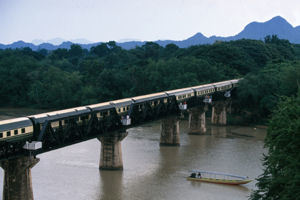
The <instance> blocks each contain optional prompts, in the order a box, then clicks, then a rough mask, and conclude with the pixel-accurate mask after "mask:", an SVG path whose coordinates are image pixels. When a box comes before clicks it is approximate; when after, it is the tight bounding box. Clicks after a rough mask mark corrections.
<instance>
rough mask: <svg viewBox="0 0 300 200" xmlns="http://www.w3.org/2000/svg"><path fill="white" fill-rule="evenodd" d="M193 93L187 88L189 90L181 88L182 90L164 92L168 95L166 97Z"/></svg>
mask: <svg viewBox="0 0 300 200" xmlns="http://www.w3.org/2000/svg"><path fill="white" fill-rule="evenodd" d="M192 92H194V90H193V89H192V88H191V87H189V88H183V89H176V90H169V91H166V92H165V93H166V94H168V95H173V94H174V95H176V96H178V95H182V94H186V93H192Z"/></svg>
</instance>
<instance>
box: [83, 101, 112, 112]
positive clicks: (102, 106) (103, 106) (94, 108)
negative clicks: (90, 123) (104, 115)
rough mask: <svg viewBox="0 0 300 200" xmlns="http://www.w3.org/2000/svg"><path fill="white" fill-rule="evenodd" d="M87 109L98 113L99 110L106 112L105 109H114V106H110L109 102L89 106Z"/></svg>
mask: <svg viewBox="0 0 300 200" xmlns="http://www.w3.org/2000/svg"><path fill="white" fill-rule="evenodd" d="M87 108H90V109H92V111H100V110H107V109H111V108H114V106H113V105H111V104H110V102H105V103H98V104H93V105H89V106H87Z"/></svg>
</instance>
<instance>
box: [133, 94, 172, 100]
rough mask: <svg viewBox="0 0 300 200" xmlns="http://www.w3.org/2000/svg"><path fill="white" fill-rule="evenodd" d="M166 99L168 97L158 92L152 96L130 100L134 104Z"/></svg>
mask: <svg viewBox="0 0 300 200" xmlns="http://www.w3.org/2000/svg"><path fill="white" fill-rule="evenodd" d="M164 97H168V95H167V94H166V93H164V92H158V93H154V94H148V95H142V96H137V97H132V100H133V101H134V102H136V103H139V102H143V101H150V100H154V99H159V98H164Z"/></svg>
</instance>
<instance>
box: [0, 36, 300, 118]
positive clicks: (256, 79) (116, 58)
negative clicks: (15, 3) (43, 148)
mask: <svg viewBox="0 0 300 200" xmlns="http://www.w3.org/2000/svg"><path fill="white" fill-rule="evenodd" d="M294 49H296V50H295V51H294ZM295 52H296V53H297V52H298V51H297V46H296V45H292V44H290V43H288V42H286V41H285V40H280V39H278V38H276V37H270V38H269V39H266V42H262V41H256V40H238V41H230V42H216V43H215V44H213V45H199V46H192V47H189V48H186V49H183V48H179V47H178V46H176V45H174V44H168V45H167V46H166V47H162V46H159V45H158V44H156V43H153V42H147V43H145V45H143V46H141V47H136V48H134V49H131V50H124V49H122V48H121V47H119V46H117V45H116V43H115V42H114V41H110V42H108V43H101V44H99V45H98V46H95V47H92V48H91V49H90V51H88V50H86V49H82V48H81V47H80V46H79V45H72V46H71V48H70V49H57V50H54V51H49V52H48V51H46V50H39V51H37V52H36V51H32V50H31V49H30V48H24V49H16V50H10V49H6V50H0V84H1V87H0V103H1V106H32V107H40V108H52V109H55V108H65V107H72V106H79V105H86V104H91V103H97V102H102V101H108V100H113V99H120V98H125V97H130V96H136V95H142V94H148V93H152V92H160V91H165V90H170V89H176V88H183V87H188V86H193V85H199V84H204V83H209V82H216V81H223V80H227V79H233V78H239V77H244V76H245V75H247V76H246V78H245V81H244V83H242V86H241V88H244V90H241V91H240V94H239V96H240V98H241V99H242V102H239V103H240V106H241V109H244V108H245V106H246V107H247V108H249V109H252V110H253V112H254V113H257V115H256V116H263V117H265V116H267V115H268V114H269V113H270V111H271V110H272V109H273V107H274V105H275V104H276V103H277V99H278V97H277V95H281V94H284V95H292V94H294V93H295V91H296V90H297V84H295V82H297V81H299V78H298V77H299V62H297V61H293V60H294V59H296V56H297V55H296V54H295ZM294 54H295V55H294ZM248 79H249V80H248ZM247 80H248V81H247ZM253 83H255V84H253ZM256 83H257V84H256ZM270 89H271V90H270ZM254 116H255V115H254Z"/></svg>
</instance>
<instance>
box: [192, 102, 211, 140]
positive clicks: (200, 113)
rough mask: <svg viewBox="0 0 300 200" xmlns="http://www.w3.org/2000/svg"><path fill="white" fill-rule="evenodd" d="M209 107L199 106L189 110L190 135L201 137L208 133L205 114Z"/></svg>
mask: <svg viewBox="0 0 300 200" xmlns="http://www.w3.org/2000/svg"><path fill="white" fill-rule="evenodd" d="M206 111H207V106H206V105H205V106H198V107H195V108H191V109H189V111H188V112H189V132H188V134H190V135H201V134H204V133H206V121H205V112H206Z"/></svg>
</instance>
